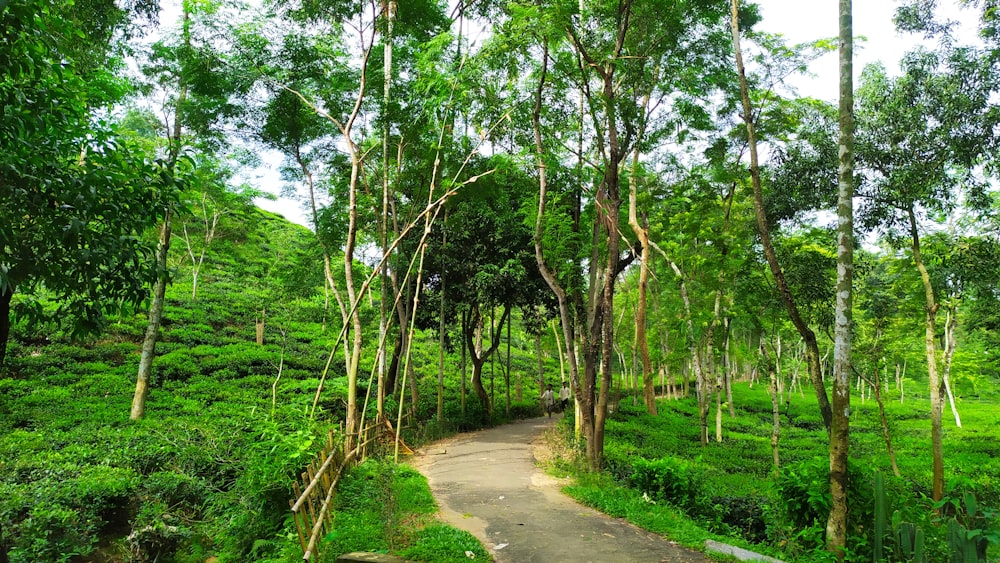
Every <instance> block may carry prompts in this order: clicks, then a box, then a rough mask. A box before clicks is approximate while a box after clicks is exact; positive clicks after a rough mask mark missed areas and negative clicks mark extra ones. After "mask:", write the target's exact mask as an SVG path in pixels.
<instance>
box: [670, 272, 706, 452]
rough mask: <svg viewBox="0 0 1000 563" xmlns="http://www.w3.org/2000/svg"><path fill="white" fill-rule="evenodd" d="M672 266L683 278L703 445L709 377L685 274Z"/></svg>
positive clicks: (702, 443) (685, 312) (682, 288)
mask: <svg viewBox="0 0 1000 563" xmlns="http://www.w3.org/2000/svg"><path fill="white" fill-rule="evenodd" d="M670 267H671V268H673V270H674V273H675V274H677V277H678V278H680V280H681V301H682V302H683V303H684V318H685V322H687V327H688V335H687V341H688V349H689V350H690V351H691V365H692V367H693V368H694V378H695V395H696V396H697V399H698V427H699V429H700V432H699V434H700V436H701V445H702V446H707V445H708V410H709V401H710V400H711V394H710V393H709V391H708V383H707V377H706V374H705V373H704V371H705V370H704V368H703V366H702V364H701V353H700V351H699V350H698V344H697V341H696V339H695V337H694V322H693V321H692V320H691V300H690V298H689V297H688V291H687V283H686V282H685V281H684V274H683V272H681V269H680V267H678V266H677V264H676V263H674V262H673V261H671V262H670ZM684 396H685V397H686V396H687V377H686V376H685V378H684Z"/></svg>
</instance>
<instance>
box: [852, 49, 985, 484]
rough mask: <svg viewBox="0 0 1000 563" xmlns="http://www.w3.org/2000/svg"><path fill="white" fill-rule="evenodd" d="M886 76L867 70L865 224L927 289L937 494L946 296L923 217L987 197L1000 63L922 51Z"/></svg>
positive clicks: (863, 101) (862, 149) (974, 54)
mask: <svg viewBox="0 0 1000 563" xmlns="http://www.w3.org/2000/svg"><path fill="white" fill-rule="evenodd" d="M902 70H903V75H902V76H900V77H898V78H890V77H889V76H888V75H887V73H886V71H885V69H884V68H882V67H881V66H869V67H868V68H866V69H865V71H864V73H863V74H862V84H861V87H860V88H859V91H858V92H859V99H860V103H859V109H858V161H859V167H860V168H861V171H862V173H863V175H864V176H863V177H864V180H865V181H864V183H863V190H862V195H863V196H864V199H863V201H864V206H863V208H862V212H861V216H862V221H861V223H862V225H863V226H864V227H865V228H867V229H878V230H881V231H883V232H885V233H886V234H887V235H889V237H890V238H891V239H892V240H894V241H896V242H897V244H907V243H908V246H909V250H910V254H911V256H912V259H913V263H914V266H915V268H916V269H917V271H918V272H919V273H920V278H921V285H922V290H923V294H924V353H925V359H926V365H927V373H928V385H929V387H930V396H931V443H932V457H933V460H932V461H933V484H932V496H933V498H934V499H935V500H940V499H941V497H942V495H943V494H944V459H943V447H942V428H941V415H942V407H943V403H942V400H941V399H942V397H941V391H942V381H941V378H940V372H939V370H938V359H937V343H936V338H937V336H936V333H937V328H936V322H937V314H938V309H939V307H940V301H939V299H938V294H937V293H936V291H935V287H934V283H933V280H932V274H931V271H930V269H929V268H928V264H927V263H926V262H925V260H924V255H923V251H922V246H921V230H922V229H921V223H922V221H923V220H924V217H926V218H927V219H932V220H933V219H934V218H935V217H940V216H943V215H947V214H948V213H950V212H951V210H952V209H953V207H954V205H955V202H956V198H957V195H958V191H959V190H964V191H966V196H965V197H966V199H967V201H969V202H970V203H976V202H981V201H983V199H984V198H983V197H982V193H981V190H982V189H983V183H982V182H981V181H978V180H977V177H976V175H975V172H974V170H975V166H976V164H977V163H978V162H979V160H980V158H982V156H983V155H984V154H987V153H988V151H990V150H991V147H992V146H993V144H994V142H995V139H994V135H993V130H994V127H995V124H996V120H997V115H996V112H995V111H994V110H993V108H992V105H991V103H990V96H991V95H992V91H993V87H994V84H996V82H997V81H996V76H995V75H994V72H995V70H994V69H993V67H992V65H991V64H990V63H989V60H988V58H987V57H984V56H982V53H980V52H979V51H977V50H975V49H972V48H963V47H952V48H949V49H945V50H943V51H942V52H937V53H935V52H929V51H926V50H917V51H914V52H912V53H909V54H908V55H907V56H906V57H905V58H904V60H903V62H902Z"/></svg>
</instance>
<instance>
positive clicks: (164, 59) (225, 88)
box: [129, 2, 249, 420]
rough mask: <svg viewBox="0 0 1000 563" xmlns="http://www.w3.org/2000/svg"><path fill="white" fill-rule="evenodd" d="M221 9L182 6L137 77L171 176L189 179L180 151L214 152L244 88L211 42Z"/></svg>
mask: <svg viewBox="0 0 1000 563" xmlns="http://www.w3.org/2000/svg"><path fill="white" fill-rule="evenodd" d="M227 15H231V14H228V13H227V11H226V10H225V7H224V6H222V5H220V4H218V3H214V2H205V3H199V4H195V3H189V2H184V3H183V5H182V12H181V16H180V37H179V38H176V43H175V42H174V41H175V39H169V38H168V39H166V40H163V41H160V42H157V43H155V44H154V45H153V46H152V50H151V53H150V56H149V60H148V61H147V62H146V64H145V65H144V67H143V69H142V70H143V73H144V74H145V75H146V77H147V78H148V79H149V80H150V81H151V82H152V83H153V84H154V85H155V87H156V88H158V89H159V92H160V93H161V94H163V108H162V109H163V115H164V122H163V123H161V124H159V132H160V134H161V135H162V143H163V144H164V145H165V149H164V153H165V157H164V160H165V166H166V168H167V169H168V170H169V173H170V174H172V175H178V174H192V173H193V172H192V169H191V165H192V164H193V163H192V161H191V159H190V158H189V157H183V158H182V155H184V153H185V150H186V149H188V148H190V147H192V146H194V144H195V139H197V141H198V142H199V143H201V145H202V148H217V147H218V146H219V143H220V142H221V137H222V135H221V134H220V131H218V130H217V129H216V127H217V125H218V124H219V123H220V122H222V121H223V120H225V119H227V118H229V117H232V116H233V115H235V114H236V113H237V112H238V110H239V106H238V104H236V102H235V98H236V97H238V96H237V94H239V93H240V92H241V91H242V92H245V91H246V88H248V87H249V81H247V80H246V78H245V76H244V74H243V73H242V72H238V71H234V69H232V68H230V67H229V66H228V65H227V64H226V61H225V53H224V52H222V51H221V49H220V48H219V45H218V43H217V41H216V39H217V37H216V31H217V30H216V26H218V25H220V22H222V21H226V20H225V18H226V16H227ZM177 211H178V207H177V205H176V204H175V203H171V204H168V205H163V206H161V209H160V210H159V212H160V213H162V215H163V220H162V222H161V223H160V225H159V240H158V241H157V247H156V257H155V260H154V263H155V264H154V271H155V281H154V283H153V292H152V293H153V295H152V299H151V302H150V305H149V317H148V322H147V324H146V332H145V335H144V337H143V341H142V351H141V354H140V356H139V367H138V371H137V373H136V383H135V393H134V394H133V397H132V408H131V412H130V415H129V416H130V418H131V419H132V420H138V419H140V418H142V417H143V416H144V415H145V412H146V396H147V395H148V393H149V379H150V375H151V373H152V367H153V359H154V357H155V356H156V342H157V340H158V338H159V331H160V322H161V320H162V318H163V300H164V295H165V293H166V287H167V283H168V282H169V275H168V271H167V257H168V255H169V252H170V243H171V238H172V232H173V221H174V218H175V214H176V212H177Z"/></svg>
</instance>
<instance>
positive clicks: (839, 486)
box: [826, 0, 854, 561]
mask: <svg viewBox="0 0 1000 563" xmlns="http://www.w3.org/2000/svg"><path fill="white" fill-rule="evenodd" d="M853 69H854V32H853V11H852V5H851V0H840V150H839V151H838V154H839V155H840V162H839V166H838V169H837V170H838V173H837V176H838V179H839V182H838V190H837V224H838V228H837V306H836V313H835V317H836V320H835V322H834V338H835V343H834V351H833V413H832V415H833V416H832V420H831V425H830V496H831V498H832V500H833V502H832V504H831V506H830V516H829V518H828V519H827V523H826V547H827V550H829V551H831V552H833V553H834V554H835V555H836V557H837V560H838V561H843V560H844V555H845V553H846V548H847V508H848V507H847V487H848V482H847V457H848V453H849V450H850V443H851V442H850V411H851V331H852V330H853V317H852V314H853V292H854V289H853V279H854V70H853Z"/></svg>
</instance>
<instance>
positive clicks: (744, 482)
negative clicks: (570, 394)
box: [561, 383, 1000, 561]
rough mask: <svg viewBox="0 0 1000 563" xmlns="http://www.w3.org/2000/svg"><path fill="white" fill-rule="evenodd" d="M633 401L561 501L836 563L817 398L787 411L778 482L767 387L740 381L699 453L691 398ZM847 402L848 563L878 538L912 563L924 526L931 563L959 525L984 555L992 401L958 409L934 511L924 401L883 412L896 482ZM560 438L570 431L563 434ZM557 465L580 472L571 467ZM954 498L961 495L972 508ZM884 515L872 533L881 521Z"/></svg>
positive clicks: (873, 435)
mask: <svg viewBox="0 0 1000 563" xmlns="http://www.w3.org/2000/svg"><path fill="white" fill-rule="evenodd" d="M630 402H631V400H630V399H629V398H625V399H623V402H622V404H621V405H620V407H619V409H618V410H617V411H616V412H615V414H614V415H613V417H612V419H611V420H610V421H609V422H608V437H607V440H608V443H607V446H606V449H605V455H606V456H607V459H606V467H607V471H606V472H605V474H603V475H601V476H594V475H588V474H586V472H583V473H582V474H580V475H579V477H580V478H579V479H578V481H577V483H576V484H575V485H573V486H570V487H568V488H567V492H569V493H570V494H571V495H573V496H574V497H576V498H578V499H579V500H581V501H582V502H584V503H586V504H589V505H592V506H595V507H596V508H598V509H600V510H602V511H604V512H606V513H608V514H610V515H612V516H616V517H626V518H628V519H629V520H631V521H633V522H635V523H637V524H639V525H640V526H643V527H646V528H648V529H650V530H652V531H655V532H659V533H663V534H665V535H667V536H668V537H671V538H673V539H676V540H677V541H680V542H681V543H684V544H685V545H689V546H692V547H695V548H699V547H700V546H701V545H702V544H703V542H704V540H705V539H721V540H723V541H728V542H730V543H737V544H740V545H743V546H745V547H748V548H750V549H753V550H755V551H758V552H765V553H769V554H772V555H774V556H776V557H780V558H782V559H784V560H787V561H818V560H825V559H826V558H828V557H831V556H830V555H829V554H828V553H827V552H826V551H825V540H824V530H825V522H826V516H827V514H828V513H829V509H830V493H829V475H828V471H829V461H828V457H827V451H826V444H825V435H824V433H823V430H822V423H821V421H820V419H819V411H818V410H817V408H816V404H815V398H812V397H809V396H800V395H799V394H798V392H795V393H794V394H793V396H792V397H791V399H790V403H789V404H788V406H787V408H786V409H783V414H782V434H781V442H780V453H781V468H780V470H779V472H778V475H777V476H774V474H773V472H772V463H771V446H770V432H771V402H770V397H769V396H768V394H767V389H766V387H764V386H761V385H754V386H750V385H749V384H747V383H740V384H737V386H736V389H734V403H735V406H736V417H734V418H729V416H728V415H725V422H724V427H725V433H724V440H723V441H722V442H721V443H717V442H712V443H710V444H709V445H708V446H706V447H701V446H700V442H699V435H698V428H697V425H696V424H693V421H695V420H697V405H696V403H695V401H694V399H693V398H691V399H684V400H679V401H662V400H661V402H660V404H659V415H658V416H649V415H648V414H646V412H645V410H644V409H643V408H639V407H634V406H631V404H630ZM854 402H855V405H854V407H853V408H852V415H851V416H852V420H851V425H852V429H853V431H852V433H851V460H850V464H849V475H850V487H849V491H848V495H849V508H850V513H849V516H848V520H849V522H848V526H849V534H850V535H849V539H848V550H849V553H848V560H850V561H871V560H872V557H873V552H874V550H875V545H876V544H877V543H879V544H880V545H884V548H882V547H880V548H879V549H884V551H881V553H882V557H884V558H885V560H890V561H909V560H911V558H912V557H915V556H914V555H912V553H911V554H910V555H907V552H906V551H905V550H904V548H903V547H902V543H903V542H902V540H901V534H902V532H901V530H903V529H904V528H906V529H911V528H912V529H914V530H921V534H922V537H923V543H924V554H925V556H926V557H927V560H929V561H949V560H954V559H953V558H954V557H955V556H956V553H959V550H960V549H961V548H960V547H958V546H959V545H960V542H959V541H958V540H955V539H953V538H952V537H950V536H949V533H950V532H949V528H950V527H954V526H955V523H957V524H959V525H961V526H963V527H964V530H963V532H962V534H964V536H963V537H967V538H970V541H972V538H975V541H978V542H979V543H978V544H976V545H977V546H978V548H979V549H982V550H983V551H982V553H986V550H987V549H989V550H990V551H992V550H995V549H998V547H997V546H998V544H1000V526H998V524H1000V522H998V520H997V519H996V514H997V513H996V511H995V510H993V509H991V508H990V507H995V506H1000V496H998V494H997V489H996V486H995V483H996V481H997V478H998V476H1000V463H998V462H997V461H996V459H995V450H996V446H995V443H994V441H993V439H991V438H989V437H988V436H989V434H990V432H991V431H992V430H991V428H992V426H993V425H994V424H995V414H994V410H995V407H994V406H993V404H992V403H991V402H986V401H967V402H965V403H963V427H962V428H956V427H954V426H951V427H949V428H948V430H947V435H946V439H945V459H946V460H947V469H948V474H949V476H950V479H949V483H948V493H947V496H946V498H945V500H944V501H942V502H941V503H937V504H935V503H934V502H933V501H932V500H931V498H930V496H931V495H930V493H931V491H930V483H931V468H930V465H929V464H928V463H927V462H926V460H927V459H928V453H927V450H928V449H929V446H930V444H929V439H928V436H929V432H930V425H929V424H928V418H929V410H928V406H927V399H926V397H914V398H912V399H910V400H907V401H905V402H904V403H902V404H900V403H899V402H898V401H893V402H890V403H888V404H887V405H886V409H887V415H888V417H889V423H890V427H891V428H892V433H893V439H894V447H895V449H896V453H897V460H898V463H899V467H900V471H901V473H902V477H900V478H896V477H893V475H892V472H891V470H890V468H889V461H888V456H887V455H886V453H885V444H884V442H883V441H882V436H881V432H880V431H879V430H878V422H877V421H878V410H877V406H876V405H875V403H874V401H871V400H868V401H866V402H863V403H862V402H860V400H859V399H856V400H855V401H854ZM564 431H566V432H570V431H571V430H570V428H569V425H564ZM571 457H572V456H566V457H565V458H564V460H567V459H571ZM561 466H562V467H563V468H564V470H565V469H567V468H568V469H569V470H570V471H571V472H575V471H577V470H576V469H574V468H575V466H574V464H573V463H572V462H570V463H562V464H561ZM877 475H881V477H878V479H879V480H881V481H882V485H880V487H881V490H882V491H883V492H882V493H880V494H876V490H877V489H876V479H877V477H876V476H877ZM880 495H881V496H880ZM880 499H881V500H880ZM963 499H969V500H970V502H971V503H972V505H971V507H972V508H971V509H970V507H969V506H968V505H966V504H963V503H964V502H965V500H963ZM880 504H881V506H879V505H880ZM880 511H881V513H882V514H883V516H882V518H883V520H884V521H883V523H882V525H881V527H879V525H877V524H876V521H877V518H878V514H879V512H880ZM953 522H954V523H953ZM963 541H964V540H963ZM973 543H975V542H973ZM984 557H985V556H984ZM918 559H919V558H918ZM912 560H917V559H912ZM960 560H961V559H960ZM971 560H973V561H975V560H977V559H975V558H973V559H971ZM978 560H985V559H984V558H980V559H978Z"/></svg>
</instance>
